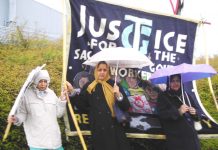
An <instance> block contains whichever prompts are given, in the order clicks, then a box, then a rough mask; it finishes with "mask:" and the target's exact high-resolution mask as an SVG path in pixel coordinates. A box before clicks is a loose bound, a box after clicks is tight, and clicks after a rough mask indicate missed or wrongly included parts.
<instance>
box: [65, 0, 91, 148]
mask: <svg viewBox="0 0 218 150" xmlns="http://www.w3.org/2000/svg"><path fill="white" fill-rule="evenodd" d="M62 2H63V3H62V4H63V12H62V13H63V75H62V83H65V82H66V73H67V62H68V60H67V59H68V57H67V55H68V54H67V53H66V52H67V39H66V37H67V28H66V27H67V19H66V17H67V16H66V0H63V1H62ZM64 86H65V87H66V85H65V84H64ZM66 98H67V105H68V108H69V111H70V115H71V117H72V120H73V123H74V125H75V128H76V131H77V133H78V136H79V139H80V141H81V144H82V147H83V149H84V150H87V146H86V143H85V141H84V138H83V135H82V133H81V130H80V127H79V125H78V122H77V120H76V116H75V113H74V110H73V107H72V105H71V102H70V99H69V96H68V94H66Z"/></svg>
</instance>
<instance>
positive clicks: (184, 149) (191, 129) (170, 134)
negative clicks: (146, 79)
mask: <svg viewBox="0 0 218 150" xmlns="http://www.w3.org/2000/svg"><path fill="white" fill-rule="evenodd" d="M167 85H168V86H167V89H166V91H165V92H163V93H161V94H160V95H159V97H158V103H157V111H158V114H159V117H160V121H161V123H162V127H163V129H164V131H165V134H166V144H167V148H168V150H175V149H176V150H200V142H199V139H198V135H197V132H196V130H195V126H194V121H195V120H198V118H199V117H198V115H197V109H196V108H195V105H194V102H193V100H192V99H191V97H190V96H188V95H187V94H186V92H183V91H182V83H181V75H179V74H176V75H172V76H170V77H169V80H168V84H167ZM183 96H184V99H183V98H182V97H183Z"/></svg>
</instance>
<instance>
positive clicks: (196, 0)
mask: <svg viewBox="0 0 218 150" xmlns="http://www.w3.org/2000/svg"><path fill="white" fill-rule="evenodd" d="M35 1H39V2H40V3H43V4H45V5H48V6H49V7H52V8H54V9H56V10H58V11H60V12H61V11H62V0H35ZM102 1H110V2H113V3H117V4H129V5H130V6H134V7H135V8H137V7H140V8H141V9H144V10H150V11H155V12H160V13H166V14H173V11H172V8H171V4H170V0H102ZM172 1H176V0H172ZM124 2H125V3H124ZM217 6H218V1H217V0H184V8H183V10H182V13H181V15H182V16H184V17H188V18H192V19H196V20H201V19H204V20H206V21H208V22H210V23H211V25H204V28H202V27H201V28H199V31H198V34H197V39H196V44H195V52H197V53H196V56H198V55H205V48H204V47H206V49H207V51H208V53H209V55H214V54H217V55H218V44H217V43H218V41H217V35H218V17H217V16H216V14H218V10H217ZM204 39H205V40H204ZM204 41H205V42H204ZM205 45H206V46H205Z"/></svg>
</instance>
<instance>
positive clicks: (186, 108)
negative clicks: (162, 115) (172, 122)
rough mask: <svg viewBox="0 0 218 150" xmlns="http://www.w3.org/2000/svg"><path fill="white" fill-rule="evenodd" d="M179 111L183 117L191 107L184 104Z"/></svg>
mask: <svg viewBox="0 0 218 150" xmlns="http://www.w3.org/2000/svg"><path fill="white" fill-rule="evenodd" d="M178 110H179V113H180V115H183V114H184V113H186V112H187V111H189V107H188V106H187V105H185V104H183V105H181V106H180V108H179V109H178Z"/></svg>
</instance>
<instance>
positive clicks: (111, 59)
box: [83, 47, 153, 68]
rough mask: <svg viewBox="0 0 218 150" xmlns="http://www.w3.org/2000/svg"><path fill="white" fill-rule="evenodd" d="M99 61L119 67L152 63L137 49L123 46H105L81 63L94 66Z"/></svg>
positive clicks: (139, 66)
mask: <svg viewBox="0 0 218 150" xmlns="http://www.w3.org/2000/svg"><path fill="white" fill-rule="evenodd" d="M99 61H106V62H107V63H108V64H109V65H110V66H111V67H117V65H119V67H120V68H143V67H145V66H149V65H153V63H152V62H151V61H150V59H149V58H148V57H147V56H145V55H144V54H142V53H141V52H140V51H139V50H137V49H133V48H124V47H114V48H105V49H103V50H102V51H100V52H98V53H96V54H94V55H93V56H91V57H90V58H89V59H88V60H86V61H85V62H84V63H83V64H85V65H90V66H96V65H97V64H98V62H99Z"/></svg>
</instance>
